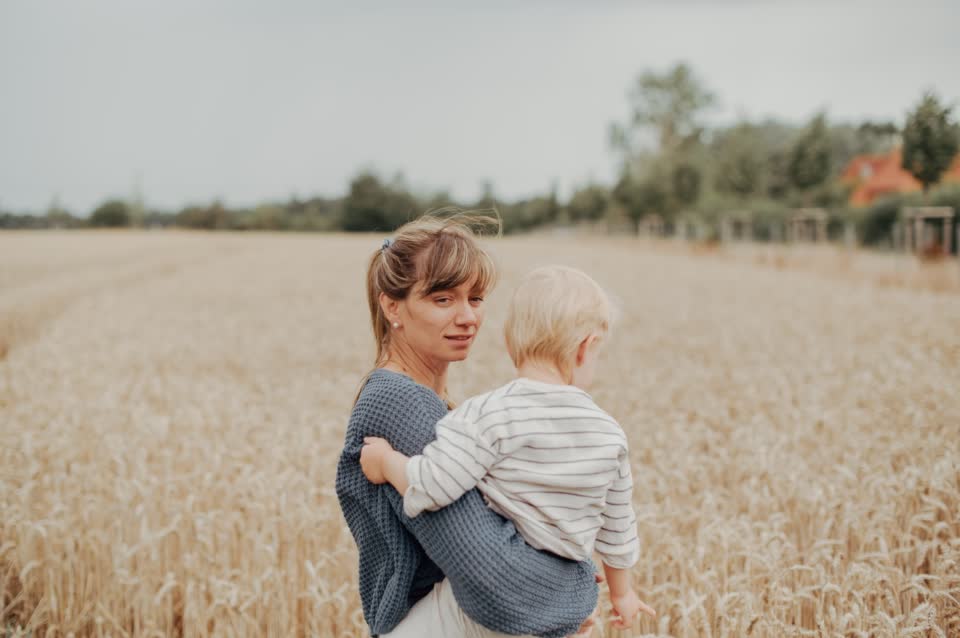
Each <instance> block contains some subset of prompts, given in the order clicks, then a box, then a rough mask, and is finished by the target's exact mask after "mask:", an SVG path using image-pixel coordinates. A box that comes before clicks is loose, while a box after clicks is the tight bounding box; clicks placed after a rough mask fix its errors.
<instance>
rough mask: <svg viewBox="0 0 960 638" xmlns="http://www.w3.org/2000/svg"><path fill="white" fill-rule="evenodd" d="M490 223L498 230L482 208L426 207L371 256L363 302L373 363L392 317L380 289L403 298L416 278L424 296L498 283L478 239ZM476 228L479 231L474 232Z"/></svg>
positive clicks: (384, 348)
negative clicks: (374, 349)
mask: <svg viewBox="0 0 960 638" xmlns="http://www.w3.org/2000/svg"><path fill="white" fill-rule="evenodd" d="M485 227H486V228H493V229H495V230H496V234H498V235H499V233H500V228H501V225H500V219H499V218H498V217H495V216H492V215H488V214H484V213H464V212H461V211H458V210H455V209H440V210H436V211H430V212H428V213H426V214H425V215H423V216H422V217H420V218H418V219H415V220H413V221H411V222H408V223H406V224H404V225H403V226H401V227H400V228H398V229H397V231H396V232H395V233H394V234H393V237H392V238H390V239H387V240H385V241H384V242H383V246H382V247H380V248H378V249H377V250H376V251H375V252H374V253H373V255H371V257H370V262H369V265H368V266H367V303H368V304H369V306H370V323H371V327H372V329H373V338H374V340H375V342H376V346H377V355H376V359H375V362H374V366H375V367H379V366H381V365H383V363H384V362H385V361H386V358H387V355H388V353H389V347H390V334H391V333H390V323H389V321H387V318H386V317H385V316H384V314H383V309H382V308H381V306H380V293H384V294H386V295H387V296H388V297H390V298H391V299H398V300H399V299H406V298H407V297H408V296H409V295H410V294H411V293H412V292H413V289H414V287H415V286H416V284H417V283H421V284H422V286H421V288H420V289H419V291H418V294H420V295H421V296H427V295H429V294H432V293H434V292H437V291H438V290H448V289H450V288H456V287H457V286H461V285H463V284H464V283H466V282H468V281H473V282H474V288H475V290H476V291H478V292H481V293H486V292H489V291H490V290H491V289H493V287H494V285H496V281H497V269H496V266H495V265H494V263H493V260H492V259H491V258H490V255H489V254H487V252H486V251H485V250H484V249H483V248H481V247H480V244H479V243H478V242H477V236H478V232H479V231H480V230H481V229H483V228H485ZM474 229H477V231H478V232H474Z"/></svg>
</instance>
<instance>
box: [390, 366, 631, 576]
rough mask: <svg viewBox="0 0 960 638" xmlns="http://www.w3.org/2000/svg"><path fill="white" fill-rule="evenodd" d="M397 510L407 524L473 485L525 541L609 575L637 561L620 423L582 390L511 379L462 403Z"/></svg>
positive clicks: (412, 468) (411, 471)
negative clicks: (598, 564)
mask: <svg viewBox="0 0 960 638" xmlns="http://www.w3.org/2000/svg"><path fill="white" fill-rule="evenodd" d="M407 479H408V481H409V483H410V488H409V489H408V490H407V493H406V494H405V495H404V510H405V511H406V513H407V515H408V516H416V515H417V514H419V513H420V512H422V511H423V510H431V511H434V510H437V509H440V508H442V507H445V506H446V505H449V504H450V503H452V502H453V501H455V500H457V499H458V498H460V496H462V495H463V494H464V492H466V491H468V490H470V489H471V488H473V487H474V486H476V487H478V488H479V489H480V491H481V492H482V493H483V494H484V496H485V497H486V499H487V502H488V503H489V504H490V507H491V508H492V509H494V510H496V511H497V512H499V513H500V514H501V515H503V516H506V517H507V518H510V519H511V520H513V522H514V524H515V525H516V527H517V530H518V531H519V532H520V533H521V534H523V536H524V538H525V539H526V540H527V542H528V543H529V544H530V545H532V546H534V547H537V548H538V549H545V550H548V551H551V552H554V553H556V554H558V555H561V556H565V557H567V558H571V559H574V560H583V559H585V558H587V557H589V556H590V555H591V554H592V553H593V551H594V550H596V551H597V552H598V553H599V554H600V556H601V558H603V560H604V562H605V563H607V564H608V565H610V566H612V567H621V568H626V567H629V566H631V565H633V564H634V563H635V562H636V560H637V558H638V557H639V546H638V540H637V534H636V517H635V515H634V512H633V507H632V505H631V499H632V490H633V478H632V474H631V472H630V462H629V457H628V454H627V440H626V436H625V435H624V433H623V430H622V429H621V427H620V425H619V424H618V423H617V422H616V420H614V419H613V418H612V417H611V416H610V415H608V414H607V413H606V412H604V411H603V410H601V409H600V408H599V407H597V405H596V404H595V403H594V402H593V400H592V399H591V398H590V395H588V394H587V393H586V392H583V391H582V390H579V389H577V388H575V387H573V386H561V385H552V384H547V383H542V382H539V381H532V380H530V379H517V380H516V381H513V382H511V383H508V384H507V385H505V386H503V387H501V388H498V389H497V390H494V391H493V392H489V393H487V394H484V395H480V396H477V397H473V398H471V399H469V400H467V401H465V402H464V403H463V404H462V405H461V406H460V407H459V408H457V409H456V410H454V411H452V412H450V413H449V414H448V415H447V416H446V417H444V418H443V419H442V420H441V421H440V422H439V423H438V424H437V439H436V441H434V442H433V443H431V444H430V445H428V446H427V447H426V448H425V449H424V451H423V454H422V455H420V456H415V457H413V458H411V459H410V463H409V465H408V466H407Z"/></svg>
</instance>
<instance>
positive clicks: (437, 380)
mask: <svg viewBox="0 0 960 638" xmlns="http://www.w3.org/2000/svg"><path fill="white" fill-rule="evenodd" d="M449 366H450V363H449V362H448V361H439V362H437V361H430V360H428V359H427V358H425V357H423V356H421V355H418V354H417V353H416V352H414V351H413V350H412V349H410V348H409V347H404V345H403V344H396V345H391V347H390V351H389V353H388V354H387V360H386V362H384V364H383V367H384V368H386V369H387V370H392V371H394V372H399V373H401V374H405V375H407V376H408V377H410V378H411V379H413V380H414V381H416V382H417V383H419V384H420V385H425V386H427V387H428V388H431V389H432V390H433V391H434V392H436V393H437V396H440V397H441V398H445V397H446V393H447V368H448V367H449Z"/></svg>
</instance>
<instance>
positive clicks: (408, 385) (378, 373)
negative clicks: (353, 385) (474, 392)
mask: <svg viewBox="0 0 960 638" xmlns="http://www.w3.org/2000/svg"><path fill="white" fill-rule="evenodd" d="M361 401H365V402H373V403H376V404H377V405H381V406H382V405H385V404H386V405H408V404H410V402H414V403H415V404H417V405H420V406H423V407H426V408H430V407H436V408H440V409H443V410H444V411H446V404H445V403H444V402H443V400H442V399H441V398H440V397H439V396H437V393H436V392H434V391H433V390H431V389H430V388H428V387H426V386H425V385H421V384H419V383H417V382H416V381H414V380H413V379H411V378H410V377H408V376H407V375H405V374H401V373H399V372H393V371H392V370H387V369H385V368H377V369H375V370H374V371H373V372H371V373H370V374H369V375H367V378H366V381H365V382H364V385H363V389H362V390H360V396H359V397H358V398H357V403H358V404H359V403H360V402H361Z"/></svg>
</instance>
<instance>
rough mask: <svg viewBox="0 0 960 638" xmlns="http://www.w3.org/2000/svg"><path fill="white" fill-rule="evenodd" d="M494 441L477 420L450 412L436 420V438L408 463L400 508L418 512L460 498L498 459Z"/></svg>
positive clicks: (435, 507) (406, 511)
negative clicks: (489, 438) (483, 432)
mask: <svg viewBox="0 0 960 638" xmlns="http://www.w3.org/2000/svg"><path fill="white" fill-rule="evenodd" d="M497 458H498V455H497V452H496V451H495V450H494V445H492V443H491V442H489V441H487V440H486V438H485V437H483V436H482V435H481V433H480V432H479V431H478V428H477V425H476V422H475V421H474V420H471V419H467V418H465V415H464V414H460V413H457V412H453V413H451V414H449V415H448V416H446V417H444V418H443V419H441V420H440V421H439V422H438V423H437V438H436V440H434V441H433V442H432V443H430V444H429V445H427V446H426V447H425V448H424V449H423V454H418V455H417V456H414V457H411V458H410V461H409V462H408V463H407V483H408V484H409V487H408V488H407V491H406V493H405V494H404V495H403V511H404V513H405V514H406V515H407V516H410V517H413V516H417V515H418V514H420V513H421V512H423V511H424V510H428V511H431V512H435V511H437V510H438V509H440V508H442V507H446V506H448V505H450V504H451V503H453V502H454V501H456V500H457V499H459V498H460V497H461V496H463V495H464V493H466V492H467V491H469V490H471V489H473V488H474V487H476V485H477V483H478V482H479V481H480V479H481V478H483V476H484V475H485V474H486V473H487V471H488V470H489V469H490V467H491V466H492V465H493V464H494V463H495V462H496V461H497Z"/></svg>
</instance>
